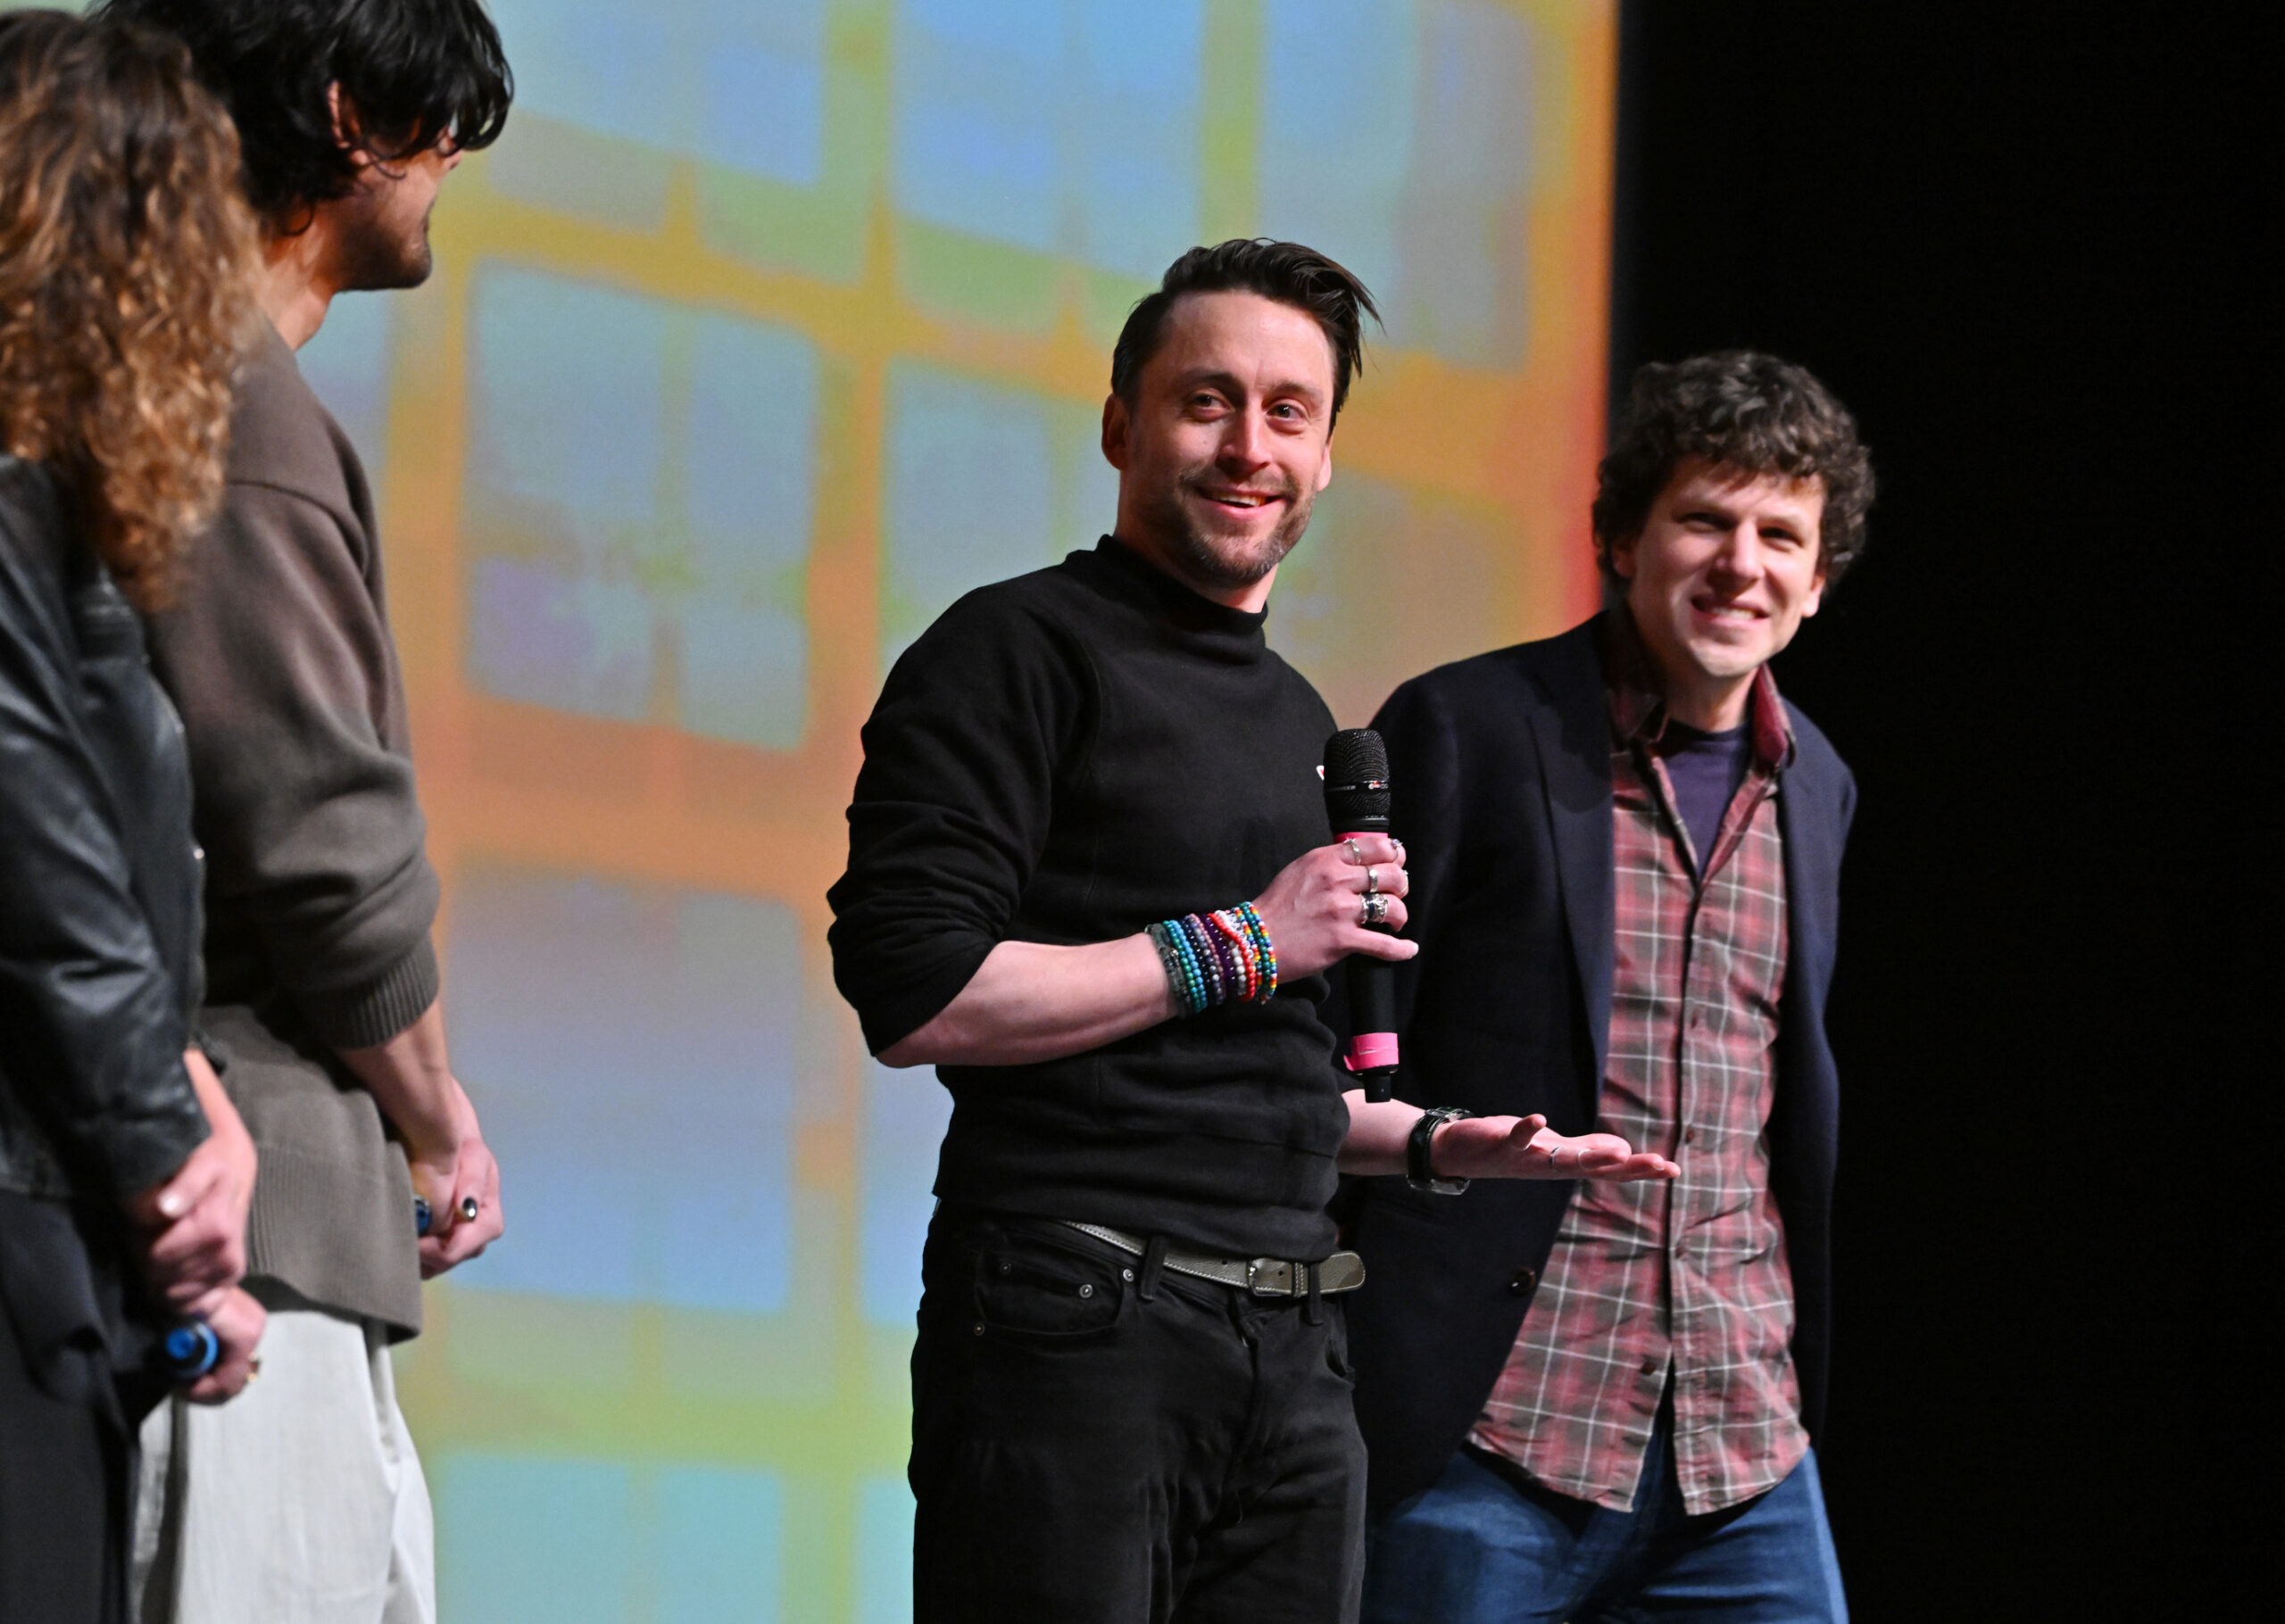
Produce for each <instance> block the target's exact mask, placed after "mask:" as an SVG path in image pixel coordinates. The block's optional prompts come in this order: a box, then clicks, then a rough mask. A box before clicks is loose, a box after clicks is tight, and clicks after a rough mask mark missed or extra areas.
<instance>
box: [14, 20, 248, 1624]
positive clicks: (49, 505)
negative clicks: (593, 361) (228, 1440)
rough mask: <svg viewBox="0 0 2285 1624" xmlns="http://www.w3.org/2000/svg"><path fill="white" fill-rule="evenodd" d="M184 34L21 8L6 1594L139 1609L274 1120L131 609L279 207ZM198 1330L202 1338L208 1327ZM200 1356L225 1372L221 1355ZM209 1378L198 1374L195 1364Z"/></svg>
mask: <svg viewBox="0 0 2285 1624" xmlns="http://www.w3.org/2000/svg"><path fill="white" fill-rule="evenodd" d="M236 170H237V141H236V139H235V138H234V137H232V135H231V132H230V125H229V120H228V118H226V117H225V116H224V115H223V112H222V110H221V109H220V107H219V106H217V105H216V104H215V103H214V101H213V99H212V97H210V96H208V95H205V94H204V92H203V91H201V90H200V89H199V87H198V86H197V83H196V82H195V80H194V79H192V78H191V76H190V65H189V62H187V60H186V58H185V56H184V54H183V52H182V50H181V48H180V47H179V46H177V45H175V44H174V43H173V42H172V41H170V40H164V39H159V38H155V37H152V36H149V35H147V34H143V33H140V32H138V31H136V30H131V29H121V28H117V27H112V26H110V25H106V24H100V23H89V22H87V21H83V20H81V19H79V18H77V17H70V16H65V15H63V14H62V13H60V12H14V13H11V14H9V15H6V16H0V1619H5V1620H10V1621H11V1624H13V1621H14V1620H26V1621H27V1624H30V1621H31V1620H37V1621H38V1624H122V1621H123V1620H124V1619H125V1618H126V1600H127V1587H128V1537H129V1512H128V1508H129V1495H130V1491H131V1489H132V1487H133V1471H132V1465H133V1462H134V1458H135V1429H136V1424H137V1422H138V1421H140V1420H141V1419H142V1416H143V1413H144V1412H145V1411H146V1410H148V1409H149V1408H150V1407H151V1405H152V1404H153V1403H154V1401H155V1400H156V1399H157V1398H158V1397H159V1396H160V1395H161V1393H162V1391H163V1388H164V1386H165V1383H166V1380H167V1374H166V1373H165V1372H163V1371H159V1370H155V1369H154V1368H153V1364H152V1361H151V1360H150V1357H149V1355H150V1354H151V1352H152V1351H153V1348H154V1344H155V1343H157V1342H158V1341H159V1339H160V1338H162V1337H163V1336H164V1335H165V1334H166V1333H167V1332H168V1331H170V1330H173V1329H176V1327H175V1326H174V1325H173V1324H172V1323H171V1322H172V1321H173V1320H174V1319H175V1318H176V1316H198V1317H201V1318H204V1321H205V1322H206V1323H207V1325H208V1326H209V1328H210V1329H211V1330H212V1332H213V1333H214V1335H215V1337H216V1338H218V1344H217V1346H216V1348H215V1350H214V1351H215V1353H216V1354H217V1355H218V1357H217V1359H216V1362H215V1364H214V1367H213V1368H212V1370H211V1371H207V1372H206V1373H204V1375H197V1376H195V1380H192V1381H191V1382H190V1385H189V1386H188V1387H187V1389H186V1391H187V1396H189V1397H191V1398H193V1399H198V1400H205V1401H212V1400H216V1399H220V1398H224V1397H227V1396H229V1395H230V1394H232V1393H234V1392H236V1391H237V1390H238V1389H239V1388H240V1387H242V1386H243V1385H244V1384H245V1381H246V1380H247V1378H248V1376H249V1375H250V1373H251V1372H252V1371H253V1349H254V1344H255V1340H256V1338H258V1337H259V1336H260V1335H261V1332H262V1307H261V1305H260V1304H258V1303H256V1302H255V1301H254V1300H253V1298H252V1297H249V1296H247V1295H246V1293H245V1291H243V1290H241V1289H239V1288H237V1280H238V1277H239V1275H240V1273H241V1272H243V1270H244V1266H245V1214H246V1201H247V1197H248V1196H249V1194H250V1192H251V1190H252V1188H253V1178H254V1154H253V1144H252V1143H251V1141H250V1140H249V1139H248V1138H247V1136H246V1132H245V1128H244V1127H243V1126H241V1125H240V1123H239V1121H238V1117H237V1113H236V1112H235V1111H233V1110H232V1109H231V1106H230V1102H229V1100H228V1098H226V1097H225V1096H224V1094H223V1092H222V1088H221V1085H220V1082H218V1081H216V1080H215V1076H214V1073H213V1070H212V1066H211V1065H210V1064H209V1061H208V1057H207V1056H206V1054H205V1052H204V1049H203V1048H202V1047H201V1046H200V1044H199V1041H198V1033H197V1029H196V1019H197V1013H198V854H197V850H196V848H195V846H194V845H193V844H192V840H191V833H190V777H189V772H188V768H187V763H186V762H185V760H184V758H183V748H182V742H181V739H180V737H179V734H178V733H177V732H176V730H175V729H174V727H173V725H172V724H171V721H170V717H169V716H168V712H167V705H166V700H165V697H164V696H163V695H162V693H161V692H159V689H158V687H157V685H156V684H154V682H153V681H152V680H151V675H150V672H149V670H148V669H147V668H146V667H145V664H144V660H143V640H142V637H141V634H140V633H139V632H138V630H137V623H136V618H135V614H134V610H133V609H131V608H130V607H129V605H130V603H133V604H139V605H146V606H147V605H151V604H154V603H157V602H160V601H163V600H164V599H165V597H166V595H167V594H168V592H170V590H173V589H174V588H175V587H177V585H178V584H179V582H180V580H181V577H182V568H181V565H182V555H183V551H184V547H185V544H186V543H187V542H188V541H189V539H190V535H191V533H192V531H193V529H194V528H195V526H196V525H197V524H198V523H200V522H201V521H202V520H203V519H204V516H205V515H206V514H207V513H208V512H210V511H212V507H213V504H214V501H215V498H216V497H217V495H218V494H219V493H220V489H221V485H222V463H221V441H222V433H223V428H224V426H225V424H226V423H227V422H228V412H229V400H230V370H231V366H232V362H233V358H234V356H235V353H236V351H237V344H238V340H239V337H240V336H241V334H242V333H243V331H244V329H245V322H246V319H247V318H248V317H249V316H250V314H251V313H252V287H251V282H250V273H251V270H252V250H253V226H252V222H251V221H250V220H248V219H247V217H246V211H245V205H244V204H243V203H241V202H240V201H239V200H238V197H237V176H236ZM193 1351H195V1350H193ZM190 1368H192V1369H195V1366H194V1367H190ZM175 1373H176V1374H178V1375H180V1374H187V1373H189V1370H188V1369H186V1367H185V1366H183V1365H178V1366H177V1367H176V1369H175Z"/></svg>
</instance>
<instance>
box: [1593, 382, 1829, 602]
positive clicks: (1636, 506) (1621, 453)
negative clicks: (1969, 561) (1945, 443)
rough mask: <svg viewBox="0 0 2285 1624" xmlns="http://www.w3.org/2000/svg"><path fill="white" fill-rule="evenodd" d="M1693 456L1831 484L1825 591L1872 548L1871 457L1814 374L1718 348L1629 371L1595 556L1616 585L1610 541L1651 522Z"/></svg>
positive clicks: (1823, 535)
mask: <svg viewBox="0 0 2285 1624" xmlns="http://www.w3.org/2000/svg"><path fill="white" fill-rule="evenodd" d="M1692 457H1697V458H1701V459H1703V460H1706V461H1708V462H1709V463H1712V464H1713V465H1715V466H1716V467H1717V468H1734V469H1736V470H1737V471H1738V472H1740V473H1741V474H1747V475H1762V474H1776V475H1782V476H1784V477H1786V478H1788V479H1821V480H1823V481H1824V517H1823V518H1822V519H1821V521H1820V522H1819V524H1818V526H1817V530H1818V540H1819V545H1820V549H1821V552H1820V557H1819V562H1820V563H1821V564H1822V565H1823V567H1824V579H1825V584H1827V585H1831V584H1832V583H1834V582H1836V581H1838V580H1840V576H1841V574H1842V572H1843V571H1845V570H1846V569H1847V568H1849V565H1850V564H1851V563H1853V562H1854V561H1855V560H1856V558H1857V554H1858V553H1860V552H1862V551H1865V512H1866V510H1869V509H1870V508H1871V507H1872V505H1873V459H1872V453H1871V452H1868V451H1866V450H1865V443H1864V442H1863V441H1861V440H1859V439H1858V438H1857V419H1856V418H1853V417H1851V416H1849V409H1848V408H1847V407H1845V406H1843V405H1842V404H1841V403H1840V402H1839V401H1837V400H1835V399H1834V398H1833V396H1832V391H1831V390H1829V389H1827V388H1826V387H1825V386H1824V385H1823V384H1821V383H1819V382H1818V381H1817V379H1816V377H1815V376H1814V375H1813V374H1811V373H1810V372H1809V371H1808V370H1807V369H1806V368H1803V367H1797V366H1795V365H1794V364H1793V363H1792V362H1791V361H1787V360H1778V359H1777V357H1775V356H1774V355H1761V354H1757V353H1756V352H1753V351H1751V350H1722V351H1718V352H1716V353H1714V354H1711V355H1694V356H1692V357H1691V359H1690V360H1683V361H1675V362H1674V363H1672V364H1671V365H1667V364H1661V363H1660V362H1658V361H1652V362H1651V363H1650V364H1649V365H1648V366H1645V367H1642V368H1640V369H1637V370H1636V372H1635V374H1634V379H1633V385H1631V386H1630V387H1629V389H1628V391H1627V397H1626V410H1625V413H1624V417H1623V418H1621V419H1620V422H1619V427H1618V432H1617V434H1616V435H1615V436H1613V438H1612V441H1611V448H1610V454H1609V455H1608V456H1607V457H1605V458H1604V459H1603V460H1602V466H1601V467H1600V468H1598V469H1597V470H1596V480H1597V486H1596V491H1595V507H1594V528H1595V557H1596V559H1597V561H1598V562H1600V564H1601V566H1602V571H1603V579H1604V580H1605V581H1606V582H1608V583H1609V584H1613V585H1616V584H1619V576H1618V574H1617V572H1616V570H1614V569H1613V568H1611V561H1610V552H1611V548H1612V546H1613V544H1615V543H1620V542H1627V541H1632V540H1633V539H1634V538H1635V537H1636V536H1639V535H1641V534H1642V526H1644V525H1646V524H1648V523H1649V518H1650V504H1651V503H1653V502H1655V501H1658V493H1659V492H1661V491H1663V490H1665V489H1666V484H1667V482H1668V481H1669V480H1671V479H1672V478H1673V477H1674V469H1675V468H1679V467H1680V466H1681V465H1682V464H1683V462H1684V461H1685V460H1688V459H1690V458H1692Z"/></svg>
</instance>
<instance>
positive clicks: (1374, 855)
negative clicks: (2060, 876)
mask: <svg viewBox="0 0 2285 1624" xmlns="http://www.w3.org/2000/svg"><path fill="white" fill-rule="evenodd" d="M1326 849H1328V850H1331V851H1334V852H1335V853H1338V854H1339V856H1340V858H1341V860H1342V862H1344V863H1347V864H1350V865H1351V866H1355V867H1359V868H1361V867H1363V866H1365V865H1366V864H1367V863H1391V864H1394V865H1396V866H1398V867H1402V866H1404V848H1403V847H1402V846H1400V845H1399V844H1398V843H1397V842H1396V841H1394V840H1392V838H1390V837H1389V836H1388V835H1385V834H1352V835H1350V837H1349V838H1348V839H1346V840H1343V841H1336V842H1335V843H1334V845H1332V846H1331V847H1329V848H1326Z"/></svg>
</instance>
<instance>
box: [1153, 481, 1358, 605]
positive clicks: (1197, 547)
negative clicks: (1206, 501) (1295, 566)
mask: <svg viewBox="0 0 2285 1624" xmlns="http://www.w3.org/2000/svg"><path fill="white" fill-rule="evenodd" d="M1189 483H1190V482H1189V481H1188V480H1184V481H1183V482H1182V484H1181V485H1177V486H1176V488H1175V489H1173V490H1169V491H1167V492H1166V493H1163V494H1162V495H1160V496H1159V498H1158V500H1157V501H1153V502H1152V503H1151V505H1150V507H1149V509H1148V510H1147V513H1148V517H1149V518H1150V520H1151V527H1152V528H1153V529H1154V530H1156V531H1157V532H1158V533H1159V535H1161V536H1162V537H1164V538H1165V539H1166V543H1167V548H1168V550H1169V551H1171V552H1172V553H1173V554H1174V559H1175V562H1176V564H1178V565H1179V566H1180V567H1181V568H1182V571H1183V573H1184V574H1185V575H1187V576H1190V578H1191V579H1192V580H1194V581H1196V582H1198V583H1199V584H1201V585H1206V586H1211V587H1215V588H1217V589H1219V590H1223V591H1236V590H1238V589H1240V588H1242V587H1248V586H1251V585H1252V584H1254V583H1255V582H1257V581H1259V580H1260V579H1261V578H1262V577H1263V576H1266V575H1267V574H1268V573H1269V572H1270V571H1271V570H1273V569H1275V568H1277V567H1278V565H1280V564H1282V563H1284V561H1285V555H1286V554H1287V553H1290V552H1292V551H1293V548H1294V547H1295V545H1296V544H1297V543H1299V542H1300V539H1301V533H1302V532H1303V531H1304V530H1307V529H1308V528H1309V510H1310V508H1311V506H1312V505H1313V504H1314V502H1315V500H1316V493H1314V492H1303V491H1301V490H1300V489H1299V488H1298V487H1296V486H1293V485H1288V486H1286V487H1285V489H1284V490H1283V491H1281V492H1280V493H1278V494H1279V495H1281V496H1282V497H1284V501H1285V517H1284V518H1282V519H1280V520H1279V521H1278V522H1277V524H1276V526H1275V527H1274V528H1273V529H1272V530H1270V532H1269V533H1268V534H1267V535H1265V536H1263V537H1262V538H1261V539H1260V540H1259V541H1257V542H1254V543H1251V545H1242V546H1239V547H1235V548H1234V547H1232V546H1231V544H1230V543H1228V542H1226V541H1224V542H1222V543H1221V544H1219V545H1217V538H1216V537H1215V536H1214V534H1212V533H1210V532H1209V530H1207V529H1206V528H1205V527H1204V526H1201V525H1200V524H1199V523H1198V522H1197V521H1196V519H1195V518H1193V517H1192V513H1191V511H1190V510H1189V509H1187V508H1185V507H1184V505H1183V501H1182V497H1181V490H1182V489H1183V488H1184V487H1185V486H1187V485H1189Z"/></svg>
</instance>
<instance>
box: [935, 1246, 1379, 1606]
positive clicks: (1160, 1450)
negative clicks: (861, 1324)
mask: <svg viewBox="0 0 2285 1624" xmlns="http://www.w3.org/2000/svg"><path fill="white" fill-rule="evenodd" d="M922 1273H923V1280H924V1285H925V1291H924V1295H923V1297H922V1300H921V1306H920V1338H919V1342H918V1346H916V1347H915V1348H914V1350H913V1355H912V1412H913V1414H912V1465H911V1480H912V1492H913V1495H914V1496H915V1497H916V1498H917V1499H918V1502H919V1509H918V1518H917V1520H916V1523H915V1526H914V1537H913V1590H914V1598H913V1601H914V1605H913V1617H914V1619H915V1620H916V1624H951V1621H953V1620H958V1621H959V1624H980V1621H983V1620H992V1621H993V1624H998V1621H1000V1620H1009V1621H1015V1620H1023V1621H1026V1624H1029V1621H1034V1620H1037V1621H1043V1624H1044V1621H1047V1620H1052V1621H1053V1624H1095V1621H1098V1620H1100V1621H1101V1624H1114V1621H1116V1624H1145V1621H1146V1620H1148V1621H1150V1624H1160V1621H1163V1620H1181V1621H1182V1624H1207V1621H1208V1620H1233V1621H1236V1620H1244V1621H1245V1624H1280V1621H1283V1620H1292V1621H1293V1624H1349V1621H1350V1620H1354V1619H1355V1618H1356V1617H1357V1609H1358V1603H1359V1591H1360V1587H1361V1584H1362V1578H1363V1568H1364V1532H1365V1446H1364V1443H1363V1440H1362V1439H1361V1438H1359V1436H1358V1431H1357V1419H1356V1414H1355V1410H1354V1406H1353V1404H1352V1402H1351V1395H1350V1369H1349V1363H1348V1357H1347V1333H1346V1328H1345V1325H1344V1322H1343V1319H1342V1308H1341V1304H1340V1299H1339V1298H1337V1297H1336V1298H1327V1299H1325V1300H1324V1301H1323V1302H1322V1303H1321V1304H1318V1305H1315V1306H1312V1305H1310V1304H1309V1303H1308V1302H1306V1301H1300V1302H1297V1301H1293V1300H1292V1299H1284V1300H1278V1299H1267V1298H1259V1297H1253V1296H1251V1294H1249V1293H1247V1292H1245V1291H1243V1290H1241V1289H1238V1288H1232V1287H1226V1286H1218V1285H1215V1284H1213V1283H1211V1282H1209V1281H1205V1280H1191V1279H1187V1278H1185V1277H1184V1276H1181V1275H1176V1274H1169V1273H1165V1272H1157V1273H1156V1277H1155V1278H1152V1274H1153V1271H1151V1270H1150V1269H1149V1268H1147V1267H1146V1266H1145V1264H1144V1263H1143V1260H1142V1259H1138V1258H1135V1257H1134V1256H1131V1255H1127V1254H1126V1253H1123V1252H1121V1251H1119V1250H1118V1248H1117V1247H1111V1246H1109V1245H1107V1244H1105V1243H1103V1242H1101V1241H1098V1240H1096V1239H1093V1237H1090V1236H1086V1235H1082V1234H1080V1233H1079V1232H1078V1231H1076V1230H1071V1229H1068V1228H1066V1227H1064V1226H1062V1225H1060V1224H1054V1223H1049V1222H1043V1221H1040V1220H1036V1219H1022V1218H1007V1217H994V1216H993V1215H990V1214H977V1213H974V1212H962V1211H957V1210H954V1209H951V1208H949V1207H947V1208H943V1209H940V1210H939V1212H938V1213H937V1214H936V1219H935V1222H934V1223H933V1224H932V1225H931V1226H930V1229H929V1233H928V1247H927V1252H926V1260H925V1262H924V1264H923V1269H922Z"/></svg>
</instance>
